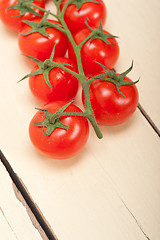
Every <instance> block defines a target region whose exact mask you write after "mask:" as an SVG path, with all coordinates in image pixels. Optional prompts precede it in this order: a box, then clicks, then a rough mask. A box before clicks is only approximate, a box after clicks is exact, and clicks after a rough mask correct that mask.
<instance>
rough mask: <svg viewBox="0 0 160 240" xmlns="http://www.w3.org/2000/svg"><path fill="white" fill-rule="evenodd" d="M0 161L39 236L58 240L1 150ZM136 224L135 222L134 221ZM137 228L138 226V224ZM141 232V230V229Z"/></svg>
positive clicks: (152, 124)
mask: <svg viewBox="0 0 160 240" xmlns="http://www.w3.org/2000/svg"><path fill="white" fill-rule="evenodd" d="M138 109H139V110H140V112H141V114H142V115H143V116H144V117H145V119H146V120H147V122H148V123H149V125H150V126H151V127H152V129H153V130H154V131H155V132H156V133H157V135H158V136H159V137H160V130H159V129H158V127H157V126H156V124H155V123H154V122H153V121H152V119H151V118H150V116H149V115H148V114H147V113H146V111H145V110H144V108H143V107H142V105H141V104H140V103H139V104H138ZM0 160H1V162H2V164H3V165H4V166H5V168H6V170H7V172H8V173H9V175H10V177H11V179H12V181H13V183H14V184H15V187H16V188H17V190H18V191H19V193H18V194H21V196H22V198H23V199H19V200H20V201H21V202H22V204H23V205H25V207H26V209H28V210H29V211H31V214H32V215H33V217H35V219H36V220H37V222H38V224H39V225H40V228H41V230H40V229H38V227H36V228H37V229H38V231H39V233H40V234H41V236H42V235H43V234H42V231H43V232H44V233H45V235H46V236H47V238H48V239H49V240H58V238H57V237H56V235H55V234H54V233H53V230H52V229H51V227H50V225H49V223H48V222H47V221H46V219H45V217H44V216H43V214H42V213H41V211H40V209H39V208H38V206H37V205H36V204H35V203H34V201H33V199H32V198H31V196H30V194H29V192H28V190H27V188H26V187H25V185H24V183H23V182H22V180H21V179H20V178H19V177H18V175H17V174H16V173H15V172H14V170H13V169H12V167H11V165H10V163H9V162H8V160H7V159H6V157H5V156H4V154H3V153H2V151H1V150H0ZM14 191H15V189H14ZM17 198H18V197H17ZM125 206H126V205H125ZM126 208H127V206H126ZM127 209H128V208H127ZM128 211H129V212H130V210H129V209H128ZM130 213H131V212H130ZM131 215H132V217H133V218H134V219H135V217H134V216H133V214H132V213H131ZM135 220H136V219H135ZM31 221H32V222H33V225H34V226H35V224H34V220H33V218H31ZM136 222H137V220H136ZM137 223H138V222H137ZM138 226H139V224H138ZM139 227H140V226H139ZM140 229H141V227H140ZM141 231H142V232H143V230H142V229H141ZM143 234H144V235H145V237H146V238H147V239H148V240H150V239H149V238H148V236H147V235H146V234H145V233H144V232H143ZM42 237H43V236H42ZM43 239H44V238H43Z"/></svg>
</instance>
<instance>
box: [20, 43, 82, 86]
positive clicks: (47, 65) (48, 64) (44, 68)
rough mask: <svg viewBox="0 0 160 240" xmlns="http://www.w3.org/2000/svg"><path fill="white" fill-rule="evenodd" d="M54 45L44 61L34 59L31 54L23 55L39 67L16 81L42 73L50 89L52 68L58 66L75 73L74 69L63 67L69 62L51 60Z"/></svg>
mask: <svg viewBox="0 0 160 240" xmlns="http://www.w3.org/2000/svg"><path fill="white" fill-rule="evenodd" d="M55 47H56V45H54V47H53V51H52V54H51V56H50V58H49V59H46V60H45V61H44V62H42V61H40V60H38V59H36V58H34V57H32V56H28V55H24V56H25V57H27V58H29V59H31V60H32V61H34V62H35V63H36V64H37V65H38V67H39V69H37V70H36V71H34V72H32V73H30V74H27V75H25V76H24V77H23V78H22V79H20V80H19V81H18V82H21V81H22V80H24V79H26V78H28V77H32V76H36V75H40V74H42V75H43V77H44V79H45V82H46V84H47V85H48V86H49V88H50V89H51V90H52V86H51V83H50V81H49V72H50V71H51V70H52V69H53V68H55V67H58V68H61V69H64V70H66V71H68V72H71V73H72V74H77V73H75V72H74V71H72V70H70V69H68V68H66V67H65V66H71V65H70V64H68V63H61V62H59V63H57V62H54V61H53V57H54V54H55Z"/></svg>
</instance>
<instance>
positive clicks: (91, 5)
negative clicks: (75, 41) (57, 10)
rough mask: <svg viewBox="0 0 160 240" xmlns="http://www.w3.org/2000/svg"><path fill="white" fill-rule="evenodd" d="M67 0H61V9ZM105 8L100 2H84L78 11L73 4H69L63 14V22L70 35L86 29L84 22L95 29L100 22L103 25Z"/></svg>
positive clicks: (100, 0)
mask: <svg viewBox="0 0 160 240" xmlns="http://www.w3.org/2000/svg"><path fill="white" fill-rule="evenodd" d="M67 1H68V0H62V4H61V9H62V8H63V7H64V4H65V3H66V2H67ZM106 14H107V11H106V6H105V4H104V2H103V1H102V0H96V2H85V3H83V4H82V5H81V7H80V8H79V9H78V8H77V6H76V5H75V4H69V5H68V6H67V8H66V10H65V13H64V20H65V22H66V24H67V26H68V28H69V29H70V31H71V32H72V33H76V32H78V31H80V30H82V29H84V28H86V23H85V20H86V19H87V22H88V24H89V26H90V27H95V28H97V27H98V26H99V23H100V20H101V19H102V24H103V25H104V23H105V20H106Z"/></svg>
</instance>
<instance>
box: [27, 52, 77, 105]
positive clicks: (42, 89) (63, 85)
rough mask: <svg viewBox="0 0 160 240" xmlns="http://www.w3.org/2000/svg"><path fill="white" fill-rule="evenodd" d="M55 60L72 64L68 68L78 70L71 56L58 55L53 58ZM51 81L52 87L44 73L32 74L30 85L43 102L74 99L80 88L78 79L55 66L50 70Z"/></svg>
mask: <svg viewBox="0 0 160 240" xmlns="http://www.w3.org/2000/svg"><path fill="white" fill-rule="evenodd" d="M53 61H54V62H62V63H67V64H70V65H71V66H66V67H67V68H69V69H71V70H73V71H76V67H75V66H74V63H73V62H72V60H70V59H69V58H65V57H57V58H54V59H53ZM38 69H39V67H38V66H37V65H36V66H35V67H34V68H33V70H32V72H34V71H36V70H38ZM49 81H50V84H51V87H52V90H51V88H50V87H49V86H48V85H47V83H46V82H45V79H44V76H43V75H42V74H39V75H36V76H31V77H30V78H29V87H30V90H31V92H32V94H33V95H34V96H35V97H36V98H37V99H38V100H39V101H41V102H43V103H48V102H51V101H57V100H66V101H70V100H72V99H73V98H74V97H75V96H76V93H77V90H78V79H77V78H76V77H75V76H73V75H72V74H70V73H68V72H67V71H65V70H63V69H60V68H58V67H56V68H53V69H52V70H51V71H50V72H49Z"/></svg>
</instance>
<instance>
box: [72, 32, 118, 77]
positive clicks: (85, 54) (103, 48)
mask: <svg viewBox="0 0 160 240" xmlns="http://www.w3.org/2000/svg"><path fill="white" fill-rule="evenodd" d="M90 33H91V31H90V30H89V29H88V28H87V29H83V30H82V31H80V32H78V33H77V34H75V35H74V39H75V42H76V44H77V45H79V44H80V43H81V42H82V41H83V40H84V39H85V38H86V37H87V36H88V35H89V34H90ZM104 33H108V32H107V31H105V30H104ZM108 34H109V33H108ZM108 41H109V42H110V43H111V44H106V43H105V42H104V41H102V40H100V39H94V40H92V41H90V42H89V40H88V41H87V42H86V43H85V44H84V45H83V46H82V49H81V60H82V65H83V69H84V72H85V74H86V76H91V75H95V74H97V73H99V72H100V71H102V67H101V66H100V65H99V64H98V63H96V62H95V61H97V62H99V63H101V64H103V65H104V66H106V68H107V69H109V70H110V69H112V68H113V67H114V65H115V64H116V62H117V60H118V57H119V46H118V44H117V41H116V39H115V38H108ZM68 54H69V58H71V59H72V60H73V61H75V62H76V56H75V53H74V51H73V47H72V45H71V44H70V45H69V48H68Z"/></svg>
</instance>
